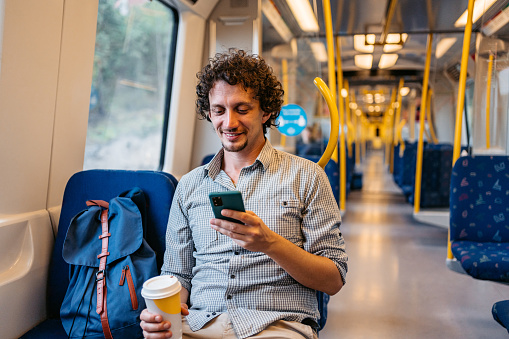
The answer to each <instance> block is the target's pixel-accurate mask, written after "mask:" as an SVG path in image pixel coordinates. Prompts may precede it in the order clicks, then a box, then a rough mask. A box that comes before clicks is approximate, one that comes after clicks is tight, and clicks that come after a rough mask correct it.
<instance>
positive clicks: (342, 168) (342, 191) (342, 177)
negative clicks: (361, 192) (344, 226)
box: [336, 36, 346, 211]
mask: <svg viewBox="0 0 509 339" xmlns="http://www.w3.org/2000/svg"><path fill="white" fill-rule="evenodd" d="M336 64H337V70H338V91H339V93H341V90H342V87H343V67H342V65H341V44H340V40H339V36H338V37H336ZM338 102H339V129H340V130H341V134H340V135H339V151H340V157H341V158H340V159H339V208H340V209H341V210H342V211H344V210H345V207H346V147H345V133H344V131H345V107H344V102H345V101H344V100H343V97H342V96H341V94H340V95H338Z"/></svg>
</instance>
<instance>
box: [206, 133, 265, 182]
mask: <svg viewBox="0 0 509 339" xmlns="http://www.w3.org/2000/svg"><path fill="white" fill-rule="evenodd" d="M273 152H274V148H273V147H272V145H271V143H270V141H269V140H268V139H265V144H264V145H263V148H262V150H261V151H260V154H258V157H257V158H256V160H255V162H254V163H253V164H252V165H251V166H249V167H253V166H255V165H256V164H257V163H260V164H261V165H262V166H263V170H266V169H267V168H268V167H269V165H270V163H271V161H272V155H273ZM223 158H224V148H221V149H220V150H219V152H217V153H216V155H215V156H214V157H213V158H212V160H210V162H209V163H208V164H207V165H205V171H206V172H207V173H208V174H207V175H208V176H209V177H210V178H212V180H214V179H215V178H216V177H217V175H218V174H219V172H221V165H222V163H223Z"/></svg>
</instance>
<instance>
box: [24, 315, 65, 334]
mask: <svg viewBox="0 0 509 339" xmlns="http://www.w3.org/2000/svg"><path fill="white" fill-rule="evenodd" d="M36 338H39V339H46V338H51V339H60V338H62V339H64V338H65V339H66V338H67V333H65V330H64V328H63V327H62V322H61V321H60V319H47V320H45V321H43V322H42V323H40V324H39V325H37V326H35V327H34V328H32V329H31V330H30V331H28V332H27V333H25V334H24V335H23V336H21V338H20V339H36Z"/></svg>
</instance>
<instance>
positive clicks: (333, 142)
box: [314, 78, 339, 168]
mask: <svg viewBox="0 0 509 339" xmlns="http://www.w3.org/2000/svg"><path fill="white" fill-rule="evenodd" d="M314 83H315V86H316V87H317V88H318V89H319V90H320V93H321V94H322V96H323V97H324V99H325V101H326V102H327V106H329V112H330V126H331V129H330V136H329V142H328V143H327V147H326V148H325V152H324V153H323V155H322V157H321V158H320V160H319V161H318V165H320V166H321V167H322V168H325V166H326V165H327V163H328V162H329V160H330V158H331V156H332V153H333V152H334V150H335V149H336V146H337V144H338V130H339V123H338V108H337V106H336V102H335V100H334V96H333V95H332V92H331V91H330V90H329V88H328V87H327V85H326V84H325V82H323V80H322V79H320V78H315V81H314Z"/></svg>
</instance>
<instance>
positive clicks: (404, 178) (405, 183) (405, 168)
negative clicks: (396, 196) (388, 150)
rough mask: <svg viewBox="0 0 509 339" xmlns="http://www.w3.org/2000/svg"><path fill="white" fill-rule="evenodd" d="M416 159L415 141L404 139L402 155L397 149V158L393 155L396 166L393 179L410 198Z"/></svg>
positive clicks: (412, 190)
mask: <svg viewBox="0 0 509 339" xmlns="http://www.w3.org/2000/svg"><path fill="white" fill-rule="evenodd" d="M395 155H396V153H395ZM416 159H417V143H416V142H408V141H405V151H404V152H403V156H402V157H399V151H398V154H397V158H396V156H395V162H396V164H397V165H396V166H395V167H397V168H398V170H397V175H396V176H395V177H394V181H395V182H396V184H397V185H398V186H399V187H400V188H401V190H402V191H403V194H404V195H405V198H406V199H407V200H409V199H410V196H413V194H414V182H415V162H416Z"/></svg>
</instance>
